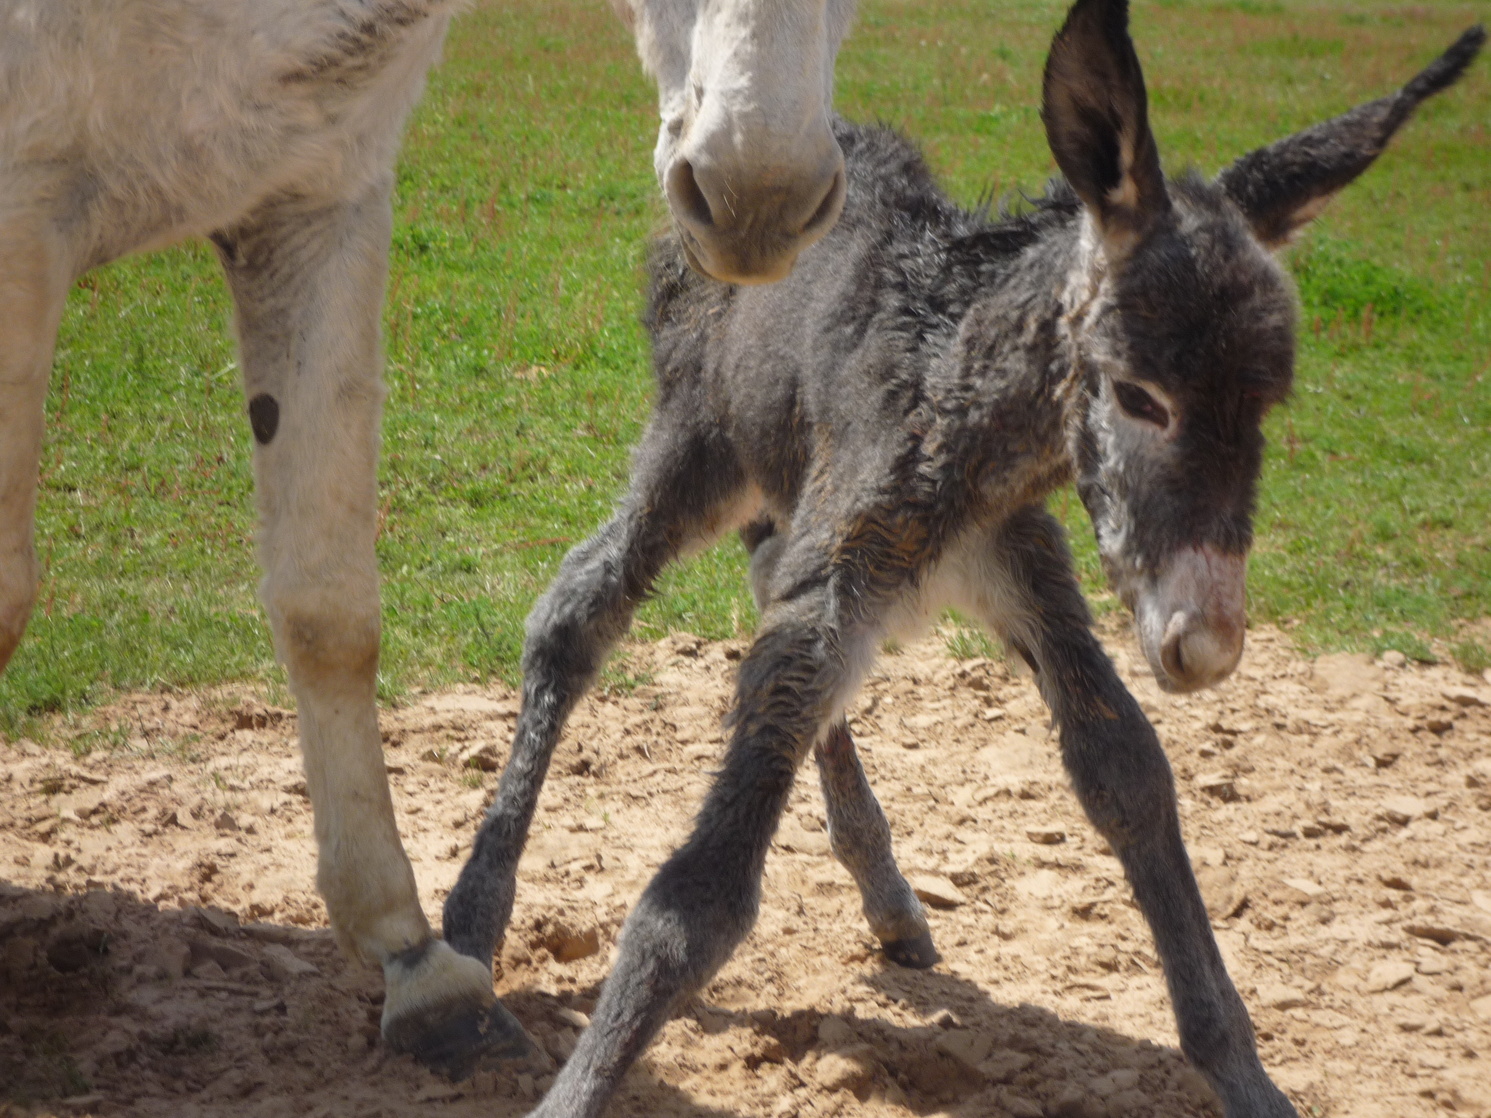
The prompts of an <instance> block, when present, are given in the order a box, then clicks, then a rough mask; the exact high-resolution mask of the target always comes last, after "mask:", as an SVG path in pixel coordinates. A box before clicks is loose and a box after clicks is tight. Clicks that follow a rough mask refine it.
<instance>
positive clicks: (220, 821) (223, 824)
mask: <svg viewBox="0 0 1491 1118" xmlns="http://www.w3.org/2000/svg"><path fill="white" fill-rule="evenodd" d="M212 825H213V826H214V827H216V828H217V829H218V830H219V831H236V830H238V829H239V827H238V820H236V819H234V818H233V816H232V815H231V814H230V813H229V812H227V811H223V812H220V813H219V814H218V817H217V818H216V819H214V820H213V821H212Z"/></svg>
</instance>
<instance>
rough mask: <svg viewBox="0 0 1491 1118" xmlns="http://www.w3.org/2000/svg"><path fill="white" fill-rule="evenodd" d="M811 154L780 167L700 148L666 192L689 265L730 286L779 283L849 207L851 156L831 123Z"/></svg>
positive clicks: (687, 154) (677, 167)
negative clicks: (848, 162)
mask: <svg viewBox="0 0 1491 1118" xmlns="http://www.w3.org/2000/svg"><path fill="white" fill-rule="evenodd" d="M819 139H820V140H821V142H820V143H819V144H816V145H814V146H815V147H816V148H817V149H818V150H816V151H814V152H813V153H812V154H811V157H807V156H806V155H804V154H803V153H800V152H799V153H797V156H798V157H797V158H796V159H795V160H794V161H793V162H792V163H790V164H787V163H783V164H779V165H777V166H775V167H773V166H770V165H769V164H768V165H766V166H762V165H761V163H760V162H754V161H748V160H746V159H745V158H744V156H743V154H742V155H741V157H740V158H738V159H737V158H732V157H734V156H737V154H738V153H736V152H734V151H726V152H724V153H721V154H719V155H717V154H714V153H711V152H710V151H708V150H707V149H706V148H704V147H702V146H699V147H695V146H693V145H689V146H686V147H685V149H684V150H683V151H682V152H680V153H679V155H678V156H677V157H676V158H675V159H674V160H673V162H672V164H671V165H670V166H669V168H668V170H667V173H666V174H665V176H664V179H663V191H664V193H665V194H666V195H667V198H668V206H669V209H670V210H671V211H672V213H673V218H674V221H675V222H676V223H677V226H678V230H679V233H680V239H681V241H682V242H683V247H684V250H685V252H686V253H687V256H688V260H689V263H690V264H692V265H693V266H694V267H695V268H697V269H698V270H699V271H701V272H703V273H705V274H706V275H708V276H712V277H713V278H715V279H717V280H723V281H725V282H727V283H773V282H775V281H777V280H780V279H782V278H784V277H785V276H786V275H787V274H788V273H789V272H791V271H792V265H793V264H794V263H795V262H796V260H797V254H798V253H800V252H801V251H802V250H803V249H805V248H807V247H808V246H809V245H811V244H812V243H813V242H815V241H817V240H818V239H819V238H820V237H822V236H823V234H825V233H827V232H828V231H829V230H830V229H832V228H833V225H834V222H836V221H837V220H838V219H839V214H840V212H841V211H842V210H843V208H844V185H845V184H844V156H843V153H842V152H841V151H840V150H839V145H838V144H837V143H836V142H835V141H834V139H833V136H832V134H830V133H829V132H828V129H827V127H826V126H825V128H824V129H823V134H822V136H821V137H820V138H819Z"/></svg>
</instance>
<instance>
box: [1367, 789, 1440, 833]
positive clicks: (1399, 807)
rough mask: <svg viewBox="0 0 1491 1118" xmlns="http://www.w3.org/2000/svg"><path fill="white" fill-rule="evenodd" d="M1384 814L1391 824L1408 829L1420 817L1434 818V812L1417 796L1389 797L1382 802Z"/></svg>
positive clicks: (1435, 813)
mask: <svg viewBox="0 0 1491 1118" xmlns="http://www.w3.org/2000/svg"><path fill="white" fill-rule="evenodd" d="M1381 806H1382V814H1383V816H1384V817H1385V818H1386V819H1387V820H1388V822H1390V823H1396V824H1397V825H1398V826H1400V827H1406V826H1407V825H1408V824H1409V823H1412V822H1413V821H1414V820H1415V819H1417V818H1419V817H1420V816H1429V817H1430V818H1433V816H1434V815H1437V814H1438V812H1434V811H1433V810H1432V809H1431V808H1430V807H1429V805H1428V803H1426V802H1425V801H1424V800H1421V799H1419V798H1418V797H1417V796H1388V797H1386V798H1385V799H1383V801H1382V805H1381Z"/></svg>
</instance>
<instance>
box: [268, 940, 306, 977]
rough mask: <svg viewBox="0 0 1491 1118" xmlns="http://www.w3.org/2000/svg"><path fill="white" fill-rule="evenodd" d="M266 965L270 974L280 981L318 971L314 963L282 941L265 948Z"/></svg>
mask: <svg viewBox="0 0 1491 1118" xmlns="http://www.w3.org/2000/svg"><path fill="white" fill-rule="evenodd" d="M264 965H265V966H267V967H268V968H269V973H270V976H271V977H273V978H275V979H277V980H279V981H280V982H284V981H287V980H288V979H291V978H298V977H300V976H301V975H303V974H317V973H318V968H317V967H316V965H315V964H314V963H308V962H306V961H305V960H304V959H302V958H301V957H300V956H299V955H297V954H295V952H293V951H291V950H290V949H289V948H288V947H286V946H285V945H284V944H282V943H271V944H270V945H269V946H268V947H266V948H264Z"/></svg>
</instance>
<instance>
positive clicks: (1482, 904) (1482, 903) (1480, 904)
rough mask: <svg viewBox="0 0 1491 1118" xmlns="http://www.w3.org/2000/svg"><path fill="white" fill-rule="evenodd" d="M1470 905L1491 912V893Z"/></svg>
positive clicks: (1480, 894)
mask: <svg viewBox="0 0 1491 1118" xmlns="http://www.w3.org/2000/svg"><path fill="white" fill-rule="evenodd" d="M1488 670H1491V669H1488ZM1470 903H1471V904H1473V905H1475V906H1476V908H1478V909H1480V910H1481V911H1482V912H1491V893H1483V892H1481V891H1480V890H1479V889H1476V890H1473V891H1472V892H1471V894H1470Z"/></svg>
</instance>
